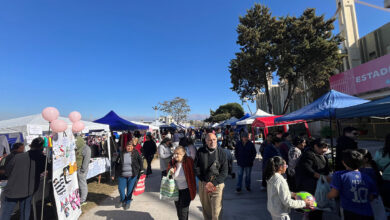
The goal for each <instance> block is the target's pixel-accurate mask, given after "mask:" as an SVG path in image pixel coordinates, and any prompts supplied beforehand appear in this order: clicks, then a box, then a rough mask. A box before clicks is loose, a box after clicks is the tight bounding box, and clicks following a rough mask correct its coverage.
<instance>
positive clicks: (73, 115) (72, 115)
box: [69, 111, 81, 122]
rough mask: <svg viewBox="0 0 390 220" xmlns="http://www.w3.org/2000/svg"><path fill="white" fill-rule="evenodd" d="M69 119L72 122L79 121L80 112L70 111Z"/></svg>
mask: <svg viewBox="0 0 390 220" xmlns="http://www.w3.org/2000/svg"><path fill="white" fill-rule="evenodd" d="M69 119H70V120H71V121H72V122H76V121H80V120H81V114H80V112H76V111H74V112H71V113H70V114H69Z"/></svg>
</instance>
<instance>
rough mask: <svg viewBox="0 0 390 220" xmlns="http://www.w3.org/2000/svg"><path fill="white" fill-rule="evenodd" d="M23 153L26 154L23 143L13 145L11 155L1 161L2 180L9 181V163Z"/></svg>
mask: <svg viewBox="0 0 390 220" xmlns="http://www.w3.org/2000/svg"><path fill="white" fill-rule="evenodd" d="M23 152H24V144H23V143H19V142H18V143H15V144H13V145H12V148H11V153H10V154H9V155H7V156H6V157H5V158H3V159H2V160H1V161H0V180H6V179H7V177H6V176H5V172H6V171H5V168H6V167H7V165H8V163H9V162H10V161H12V160H13V159H14V157H15V155H16V154H20V153H23ZM0 214H1V213H0Z"/></svg>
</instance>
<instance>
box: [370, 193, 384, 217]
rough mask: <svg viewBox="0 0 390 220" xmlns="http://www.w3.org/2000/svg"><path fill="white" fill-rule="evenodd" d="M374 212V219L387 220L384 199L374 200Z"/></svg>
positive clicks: (371, 203)
mask: <svg viewBox="0 0 390 220" xmlns="http://www.w3.org/2000/svg"><path fill="white" fill-rule="evenodd" d="M370 205H371V208H372V212H373V213H374V219H375V220H386V219H387V217H386V210H385V206H384V205H383V201H382V198H381V197H380V196H378V198H376V199H373V200H372V201H371V202H370Z"/></svg>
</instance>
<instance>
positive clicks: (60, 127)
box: [42, 107, 85, 133]
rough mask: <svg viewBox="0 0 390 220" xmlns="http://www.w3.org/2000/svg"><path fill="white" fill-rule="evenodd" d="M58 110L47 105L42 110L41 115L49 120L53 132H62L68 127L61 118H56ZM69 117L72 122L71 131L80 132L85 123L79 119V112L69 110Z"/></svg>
mask: <svg viewBox="0 0 390 220" xmlns="http://www.w3.org/2000/svg"><path fill="white" fill-rule="evenodd" d="M58 116H60V112H59V111H58V110H57V109H56V108H54V107H47V108H45V109H43V111H42V117H43V118H44V119H45V120H46V121H49V122H50V128H51V130H53V132H55V133H59V132H63V131H65V130H66V129H67V128H68V124H67V123H66V122H65V121H64V120H61V119H58ZM69 119H70V120H71V121H72V122H73V125H72V131H73V132H74V133H77V132H80V131H82V130H83V129H84V128H85V125H84V123H83V122H82V121H80V120H81V114H80V113H79V112H76V111H74V112H71V113H70V114H69Z"/></svg>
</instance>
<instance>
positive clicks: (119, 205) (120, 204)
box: [115, 201, 123, 209]
mask: <svg viewBox="0 0 390 220" xmlns="http://www.w3.org/2000/svg"><path fill="white" fill-rule="evenodd" d="M122 206H123V202H121V201H119V202H117V203H115V208H117V209H119V208H120V207H122Z"/></svg>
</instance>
